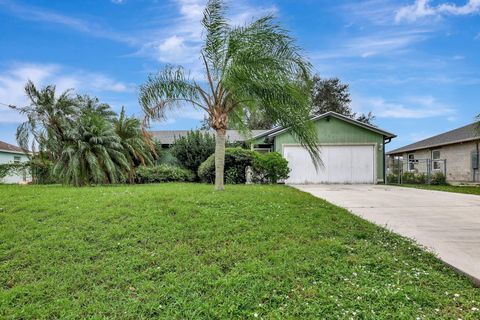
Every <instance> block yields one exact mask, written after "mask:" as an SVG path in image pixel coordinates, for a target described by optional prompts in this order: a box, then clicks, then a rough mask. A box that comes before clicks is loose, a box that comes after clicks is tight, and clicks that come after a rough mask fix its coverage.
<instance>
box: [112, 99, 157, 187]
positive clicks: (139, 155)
mask: <svg viewBox="0 0 480 320" xmlns="http://www.w3.org/2000/svg"><path fill="white" fill-rule="evenodd" d="M113 125H114V127H115V133H116V134H117V135H118V137H119V138H120V144H121V145H122V148H123V150H124V155H125V158H126V159H127V162H128V164H129V166H130V171H129V172H128V179H129V181H130V182H133V176H134V173H135V168H136V167H137V166H138V165H140V164H141V165H150V164H152V163H153V155H154V154H153V152H152V149H151V148H150V146H151V145H152V142H151V141H150V140H151V139H150V137H149V136H145V135H144V133H143V131H142V127H141V122H140V120H138V119H137V118H134V117H128V116H126V115H125V109H124V108H123V107H122V111H121V112H120V115H119V116H118V118H115V119H114V120H113Z"/></svg>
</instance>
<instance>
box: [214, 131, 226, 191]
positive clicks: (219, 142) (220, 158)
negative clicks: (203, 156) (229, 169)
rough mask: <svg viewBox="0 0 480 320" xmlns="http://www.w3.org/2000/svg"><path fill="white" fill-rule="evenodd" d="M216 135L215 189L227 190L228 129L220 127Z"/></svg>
mask: <svg viewBox="0 0 480 320" xmlns="http://www.w3.org/2000/svg"><path fill="white" fill-rule="evenodd" d="M216 133H217V134H216V137H215V190H225V185H224V171H225V140H226V130H225V129H218V130H217V131H216Z"/></svg>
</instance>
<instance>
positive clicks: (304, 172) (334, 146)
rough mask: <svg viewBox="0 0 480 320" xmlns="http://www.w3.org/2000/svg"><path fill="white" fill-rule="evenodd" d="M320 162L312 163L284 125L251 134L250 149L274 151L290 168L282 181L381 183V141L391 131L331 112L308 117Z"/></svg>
mask: <svg viewBox="0 0 480 320" xmlns="http://www.w3.org/2000/svg"><path fill="white" fill-rule="evenodd" d="M312 121H315V126H316V130H317V134H318V138H319V142H320V144H319V149H320V154H321V159H322V162H323V164H322V165H321V166H320V168H315V166H314V163H313V161H312V159H311V157H310V155H309V153H308V152H307V151H306V149H305V148H303V147H302V146H301V145H300V143H299V142H298V141H297V140H296V139H295V137H294V136H293V135H292V134H291V133H290V132H289V130H288V128H282V127H277V128H274V129H272V130H268V131H265V132H262V133H260V134H257V135H255V136H254V137H253V148H254V149H255V150H257V151H260V152H269V151H276V152H278V153H280V154H281V155H282V156H283V157H285V158H286V159H287V160H288V163H289V167H290V169H291V172H290V177H289V178H288V179H287V181H286V183H290V184H309V183H310V184H311V183H348V184H353V183H366V184H375V183H384V182H385V180H384V178H385V144H387V143H389V142H390V141H391V139H392V138H394V137H396V136H395V135H394V134H392V133H389V132H387V131H384V130H381V129H379V128H377V127H375V126H371V125H368V124H365V123H362V122H359V121H356V120H353V119H351V118H348V117H345V116H343V115H340V114H338V113H335V112H327V113H324V114H322V115H319V116H316V117H314V118H312Z"/></svg>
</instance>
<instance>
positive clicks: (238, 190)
mask: <svg viewBox="0 0 480 320" xmlns="http://www.w3.org/2000/svg"><path fill="white" fill-rule="evenodd" d="M477 308H480V290H478V289H476V288H474V287H473V285H472V284H471V283H470V282H469V280H468V279H467V278H465V277H463V276H461V275H459V274H457V273H455V272H454V271H452V270H450V269H449V268H448V267H446V266H445V265H443V264H442V263H441V262H440V261H439V260H438V259H436V258H435V257H434V256H433V255H432V254H430V253H427V252H425V251H423V250H421V249H420V248H418V247H417V246H416V245H415V244H413V243H412V242H410V241H408V240H405V239H403V238H401V237H400V236H397V235H394V234H392V233H390V232H388V231H386V230H385V229H382V228H379V227H376V226H374V225H373V224H370V223H368V222H366V221H364V220H362V219H360V218H358V217H356V216H354V215H351V214H350V213H348V212H347V211H346V210H344V209H341V208H338V207H336V206H334V205H332V204H329V203H327V202H325V201H322V200H320V199H317V198H315V197H313V196H311V195H309V194H306V193H302V192H300V191H297V190H295V189H293V188H289V187H287V186H280V185H232V186H227V190H226V191H225V192H214V191H213V190H212V186H210V185H202V184H187V183H185V184H180V183H178V184H170V183H165V184H158V185H128V186H109V187H85V188H72V187H61V186H6V185H0V318H24V319H25V318H26V319H31V318H44V319H53V318H69V319H73V318H117V319H139V318H140V319H142V318H143V319H146V318H166V319H172V318H178V319H199V318H223V319H225V318H259V319H260V318H292V319H293V318H294V319H300V318H312V319H317V318H329V319H350V318H354V319H399V318H400V319H417V318H420V319H433V318H435V319H457V318H461V319H464V320H465V319H478V318H479V317H480V312H479V311H478V310H477Z"/></svg>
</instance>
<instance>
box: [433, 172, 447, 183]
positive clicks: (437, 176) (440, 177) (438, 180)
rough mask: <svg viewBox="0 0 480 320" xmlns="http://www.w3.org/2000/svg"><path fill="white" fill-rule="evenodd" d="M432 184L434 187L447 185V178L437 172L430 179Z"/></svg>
mask: <svg viewBox="0 0 480 320" xmlns="http://www.w3.org/2000/svg"><path fill="white" fill-rule="evenodd" d="M430 184H434V185H446V184H447V177H445V175H444V174H443V173H442V172H438V171H437V172H435V173H434V174H433V175H432V178H431V179H430Z"/></svg>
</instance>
